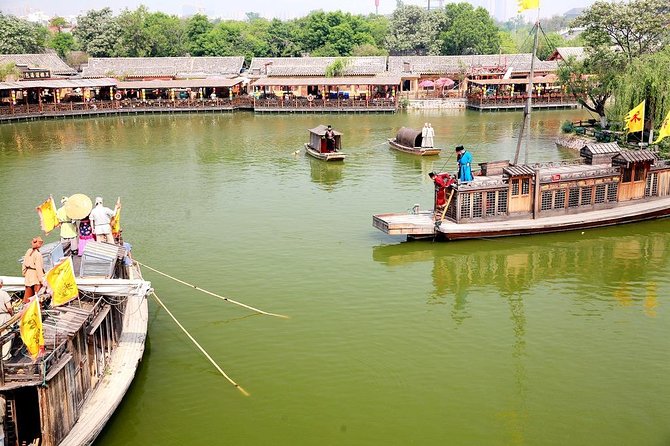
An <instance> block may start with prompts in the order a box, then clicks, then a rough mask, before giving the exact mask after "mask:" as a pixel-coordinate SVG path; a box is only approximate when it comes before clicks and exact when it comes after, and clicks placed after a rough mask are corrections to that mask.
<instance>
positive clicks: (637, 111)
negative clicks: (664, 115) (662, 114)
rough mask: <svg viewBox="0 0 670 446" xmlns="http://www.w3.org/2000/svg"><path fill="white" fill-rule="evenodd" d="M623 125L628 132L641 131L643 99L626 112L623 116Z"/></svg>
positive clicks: (642, 127)
mask: <svg viewBox="0 0 670 446" xmlns="http://www.w3.org/2000/svg"><path fill="white" fill-rule="evenodd" d="M624 123H625V124H624V127H625V128H627V129H628V131H629V132H641V131H642V130H644V101H642V102H640V105H638V106H637V107H635V108H634V109H632V110H631V111H629V112H628V114H627V115H626V117H625V118H624Z"/></svg>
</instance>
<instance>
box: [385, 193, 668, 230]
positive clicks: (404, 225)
mask: <svg viewBox="0 0 670 446" xmlns="http://www.w3.org/2000/svg"><path fill="white" fill-rule="evenodd" d="M668 215H670V197H667V198H660V199H655V200H644V201H639V200H638V201H633V202H630V203H628V204H624V203H622V204H620V205H619V206H618V207H615V208H609V209H599V210H593V211H583V210H582V211H581V212H579V213H569V214H561V215H553V216H547V217H541V218H537V219H532V218H521V219H510V220H504V221H500V220H496V221H486V220H483V221H479V222H474V223H472V222H470V223H455V222H453V221H449V220H444V221H443V222H442V223H440V225H439V226H438V227H437V228H436V226H435V221H434V219H433V213H432V212H422V213H419V214H400V213H396V214H378V215H374V216H373V223H372V224H373V226H374V227H376V228H377V229H379V230H381V231H383V232H385V233H387V234H389V235H408V236H409V237H410V238H411V237H430V236H441V237H444V238H447V239H449V240H457V239H471V238H491V237H505V236H511V235H524V234H541V233H547V232H561V231H571V230H576V229H586V228H596V227H603V226H611V225H615V224H622V223H633V222H637V221H644V220H650V219H653V218H659V217H665V216H668Z"/></svg>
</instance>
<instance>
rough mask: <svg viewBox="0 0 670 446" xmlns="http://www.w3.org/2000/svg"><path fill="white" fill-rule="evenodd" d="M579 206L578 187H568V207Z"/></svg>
mask: <svg viewBox="0 0 670 446" xmlns="http://www.w3.org/2000/svg"><path fill="white" fill-rule="evenodd" d="M577 206H579V188H578V187H573V188H571V189H570V195H569V196H568V207H570V208H576V207H577Z"/></svg>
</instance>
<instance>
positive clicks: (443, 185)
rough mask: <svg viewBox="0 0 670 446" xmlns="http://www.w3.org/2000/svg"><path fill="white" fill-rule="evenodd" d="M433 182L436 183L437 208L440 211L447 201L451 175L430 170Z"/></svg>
mask: <svg viewBox="0 0 670 446" xmlns="http://www.w3.org/2000/svg"><path fill="white" fill-rule="evenodd" d="M428 176H429V177H430V179H431V180H433V183H435V210H436V211H437V212H440V211H441V210H442V209H443V208H444V205H445V204H446V203H447V193H446V189H447V181H446V179H447V178H448V177H449V174H448V173H441V174H439V175H438V174H436V173H435V172H430V173H429V174H428Z"/></svg>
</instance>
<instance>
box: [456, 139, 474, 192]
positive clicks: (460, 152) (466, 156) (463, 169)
mask: <svg viewBox="0 0 670 446" xmlns="http://www.w3.org/2000/svg"><path fill="white" fill-rule="evenodd" d="M456 154H457V160H458V181H460V182H461V183H463V182H467V181H472V180H473V179H474V178H473V176H472V168H471V164H472V155H471V154H470V152H468V151H467V150H465V147H463V146H458V147H456Z"/></svg>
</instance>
